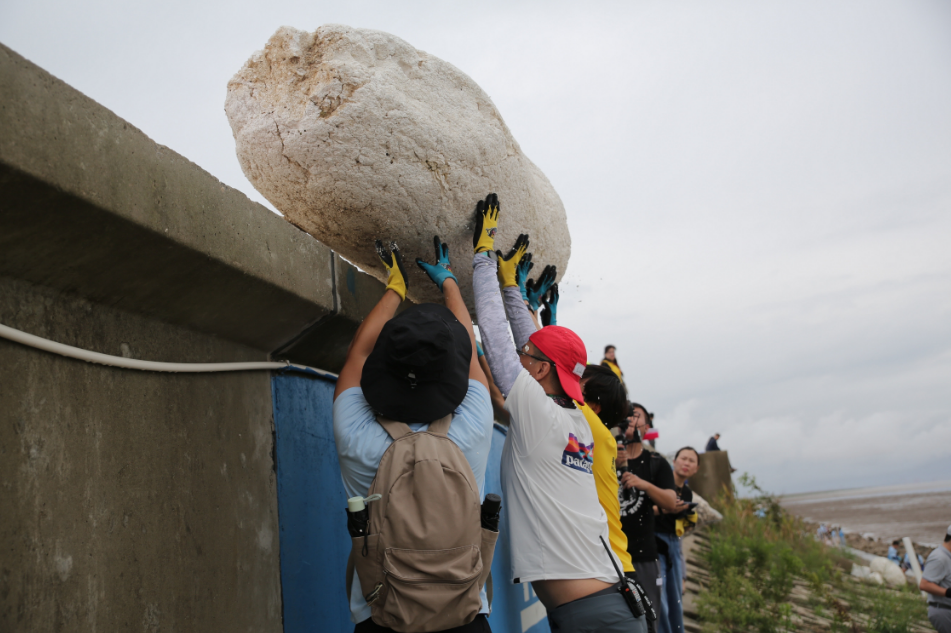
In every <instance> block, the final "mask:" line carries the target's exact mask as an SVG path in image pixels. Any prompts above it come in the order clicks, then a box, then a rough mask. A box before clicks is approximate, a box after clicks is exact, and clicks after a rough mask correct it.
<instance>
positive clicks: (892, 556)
mask: <svg viewBox="0 0 951 633" xmlns="http://www.w3.org/2000/svg"><path fill="white" fill-rule="evenodd" d="M888 560H890V561H893V562H896V563H900V562H901V558H899V557H898V550H896V549H895V546H894V545H889V546H888Z"/></svg>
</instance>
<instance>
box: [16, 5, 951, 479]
mask: <svg viewBox="0 0 951 633" xmlns="http://www.w3.org/2000/svg"><path fill="white" fill-rule="evenodd" d="M582 4H583V6H581V5H582ZM326 23H343V24H348V25H350V26H355V27H365V28H374V29H380V30H384V31H388V32H391V33H394V34H396V35H398V36H400V37H402V38H403V39H405V40H407V41H408V42H410V43H411V44H413V45H414V46H416V47H417V48H420V49H422V50H425V51H427V52H429V53H432V54H434V55H436V56H438V57H441V58H442V59H445V60H447V61H449V62H451V63H452V64H454V65H456V66H457V67H459V68H460V69H462V70H463V71H464V72H466V73H468V74H469V75H470V76H471V77H472V78H473V79H475V80H476V81H477V82H478V83H479V84H480V85H481V86H482V87H483V88H484V89H485V90H486V92H488V93H489V95H490V96H491V97H492V99H493V100H494V101H495V103H496V105H497V106H498V107H499V109H500V111H501V112H502V114H503V116H504V117H505V120H506V122H507V123H508V125H509V127H510V128H511V130H512V132H513V134H514V135H515V137H516V138H517V139H518V141H519V143H520V144H521V146H522V149H523V150H524V151H525V152H526V154H528V156H530V157H531V158H532V159H533V160H534V161H535V162H536V163H537V164H538V165H539V166H540V167H541V168H542V170H543V171H545V173H546V174H547V175H548V177H549V178H550V179H551V181H552V183H553V184H554V186H555V188H556V189H557V190H558V192H559V193H560V195H561V197H562V199H563V200H564V203H565V207H566V208H567V210H568V220H569V224H570V227H571V232H572V239H573V246H572V259H571V264H570V266H569V269H568V274H567V276H566V278H565V280H564V282H563V284H562V305H561V308H560V312H559V322H560V323H561V324H563V325H566V326H569V327H573V328H574V329H576V330H577V331H578V332H579V334H581V335H582V337H583V338H584V340H585V341H586V343H587V345H588V347H589V350H590V354H591V357H592V358H593V359H596V358H599V357H600V349H601V348H602V347H603V346H604V345H605V344H607V343H613V344H615V345H617V347H618V356H619V359H620V361H621V365H622V367H623V369H624V371H625V375H626V378H627V382H628V385H629V388H630V391H631V395H632V397H633V398H634V399H636V400H638V401H640V402H642V403H644V404H645V405H646V406H647V407H648V408H649V409H650V410H652V411H654V412H655V413H656V416H657V421H658V426H659V428H660V431H661V443H660V447H661V448H662V449H663V450H673V449H676V448H679V447H680V446H682V445H684V444H694V445H697V446H700V445H703V444H704V443H705V442H706V439H707V437H708V436H709V435H710V434H711V433H713V432H714V431H719V432H720V433H722V436H723V437H722V439H721V445H722V446H723V447H724V448H726V449H728V450H729V451H730V456H731V459H732V461H733V463H734V465H735V466H737V467H738V468H739V469H740V470H741V471H743V470H746V471H749V472H751V473H753V474H755V475H756V476H757V478H758V479H759V480H760V481H761V482H762V483H763V484H765V486H766V487H767V488H769V489H771V490H773V491H776V492H800V491H808V490H824V489H836V488H845V487H854V486H871V485H887V484H890V483H896V484H897V483H913V482H925V481H932V480H937V479H951V402H949V399H951V244H949V243H951V3H948V2H946V1H943V0H932V1H928V0H921V1H919V0H895V1H892V2H876V1H875V0H857V1H854V2H849V1H830V0H820V1H815V2H812V1H808V0H797V1H796V2H787V3H772V2H758V1H749V2H727V1H715V2H711V1H709V0H703V1H696V2H690V1H683V2H669V1H664V0H659V1H656V2H600V3H599V2H587V3H579V2H555V1H551V0H549V1H545V2H519V1H512V0H508V1H506V2H493V1H481V2H468V3H461V2H445V1H442V2H415V3H414V2H397V1H394V0H389V1H385V2H365V1H354V0H351V1H347V2H344V1H342V0H337V1H336V2H323V1H320V0H308V1H306V2H305V1H276V0H269V1H268V2H248V1H246V0H229V1H228V2H224V1H208V0H202V1H201V2H195V1H194V0H191V1H188V2H183V1H178V0H164V1H163V2H118V1H115V0H114V1H113V2H103V1H100V0H86V1H84V2H81V3H78V2H75V1H66V0H61V1H51V0H28V1H27V0H3V2H2V3H0V42H3V43H4V44H6V45H7V46H10V47H11V48H13V49H14V50H16V51H17V52H19V53H20V54H22V55H24V56H25V57H27V58H28V59H30V60H32V61H33V62H35V63H37V64H39V65H40V66H42V67H44V68H45V69H47V70H48V71H50V72H52V73H53V74H54V75H56V76H57V77H60V78H61V79H63V80H65V81H66V82H68V83H69V84H71V85H73V86H74V87H76V88H78V89H79V90H81V91H82V92H84V93H85V94H87V95H89V96H90V97H92V98H94V99H96V100H97V101H99V102H100V103H102V104H104V105H105V106H107V107H109V108H110V109H112V110H113V111H115V112H116V113H117V114H118V115H119V116H121V117H123V118H125V119H127V120H128V121H130V122H131V123H133V124H134V125H136V126H138V127H139V128H141V129H142V130H143V131H145V133H146V134H148V135H149V136H150V137H152V138H153V139H155V140H156V141H157V142H159V143H162V144H164V145H167V146H169V147H171V148H172V149H174V150H176V151H178V152H179V153H181V154H183V155H184V156H186V157H188V158H189V159H191V160H192V161H194V162H195V163H197V164H198V165H200V166H201V167H203V168H205V169H206V170H208V171H209V172H211V173H212V174H214V175H215V176H217V177H218V178H220V179H221V180H222V181H224V182H225V183H227V184H229V185H232V186H234V187H236V188H238V189H240V190H242V191H244V192H245V193H246V194H247V195H248V196H249V197H251V198H253V199H255V200H258V201H260V202H262V203H266V202H265V201H264V199H263V198H262V197H261V196H260V194H258V193H257V192H256V191H255V190H254V188H253V187H252V186H251V185H250V183H249V182H248V181H247V180H246V179H245V177H244V175H243V174H242V172H241V169H240V167H239V165H238V162H237V159H236V158H235V153H234V141H233V138H232V135H231V130H230V128H229V126H228V122H227V120H226V118H225V115H224V111H223V104H224V99H225V87H226V84H227V82H228V79H229V78H230V77H231V76H232V75H233V74H234V73H235V72H236V71H237V70H238V69H239V68H240V67H241V65H242V64H243V63H244V61H245V60H246V59H247V58H248V57H249V56H250V55H251V54H252V53H253V52H254V51H255V50H258V49H260V48H263V45H264V43H265V42H266V41H267V39H268V38H269V37H270V35H271V34H272V33H273V32H274V31H275V30H276V29H277V28H278V27H279V26H282V25H288V26H294V27H297V28H300V29H306V30H313V29H315V28H316V27H318V26H320V25H321V24H326Z"/></svg>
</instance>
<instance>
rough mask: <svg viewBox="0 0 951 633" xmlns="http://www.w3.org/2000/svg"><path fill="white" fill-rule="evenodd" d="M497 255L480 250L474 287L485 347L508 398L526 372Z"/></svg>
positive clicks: (474, 261)
mask: <svg viewBox="0 0 951 633" xmlns="http://www.w3.org/2000/svg"><path fill="white" fill-rule="evenodd" d="M495 260H496V254H495V253H493V252H491V251H489V252H488V253H476V254H475V256H474V257H473V258H472V289H473V291H474V292H475V304H476V318H477V319H478V320H479V331H480V332H481V333H482V347H483V348H484V349H485V358H486V360H487V361H488V363H489V368H490V370H491V371H492V377H493V378H494V379H495V384H496V386H497V387H498V388H499V391H501V392H502V395H503V396H504V397H508V395H509V391H511V390H512V385H513V384H515V378H516V377H518V374H519V372H520V371H522V363H521V362H519V360H518V353H517V352H516V351H515V349H516V348H515V343H513V342H512V336H511V334H509V325H508V321H506V320H505V308H503V307H502V295H501V294H499V284H498V281H496V274H495V272H496V271H495V269H496V263H495Z"/></svg>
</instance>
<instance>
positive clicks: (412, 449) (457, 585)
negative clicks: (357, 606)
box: [347, 415, 498, 633]
mask: <svg viewBox="0 0 951 633" xmlns="http://www.w3.org/2000/svg"><path fill="white" fill-rule="evenodd" d="M377 421H378V422H379V423H380V425H381V426H382V427H383V428H384V429H385V430H386V432H387V433H388V434H389V435H390V437H392V438H393V443H392V444H391V445H390V447H389V448H388V449H386V452H385V453H384V454H383V458H382V459H381V460H380V466H379V468H378V469H377V473H376V477H375V478H374V479H373V483H372V484H371V485H370V492H369V495H374V494H380V495H382V497H381V498H380V499H379V500H377V501H374V502H372V503H370V504H369V505H368V506H367V507H368V508H369V515H370V521H369V527H368V529H367V536H360V537H356V538H354V539H353V544H352V550H351V552H350V563H349V564H348V566H347V595H348V596H349V595H350V588H351V587H352V585H353V571H352V570H353V568H354V567H356V570H357V573H358V575H359V577H360V587H361V589H362V591H363V596H364V598H365V599H366V601H367V603H368V604H369V605H370V609H371V611H372V617H373V621H374V622H376V623H377V624H379V625H380V626H385V627H389V628H391V629H394V630H395V631H400V632H401V633H430V632H432V631H441V630H443V629H449V628H453V627H457V626H462V625H463V624H468V623H469V622H471V621H472V620H473V619H475V617H476V615H478V613H479V610H480V609H481V607H482V602H481V600H480V599H479V592H480V591H481V589H482V586H483V585H484V584H485V581H486V578H487V577H488V575H489V570H490V569H491V567H492V555H493V553H494V551H495V541H496V539H497V538H498V532H493V531H491V530H484V529H482V521H481V505H480V502H479V489H478V487H477V486H476V481H475V475H473V474H472V467H471V466H469V462H468V461H467V460H466V458H465V456H464V455H463V454H462V451H461V450H459V447H458V446H456V445H455V443H453V442H452V440H450V439H449V438H448V437H447V436H446V434H447V432H448V431H449V425H450V423H451V421H452V415H448V416H446V417H444V418H442V419H440V420H437V421H436V422H433V423H432V424H430V425H429V429H428V430H427V431H424V432H419V433H414V432H413V431H411V430H410V428H409V427H408V426H407V425H406V424H403V423H402V422H395V421H393V420H388V419H386V418H383V417H377Z"/></svg>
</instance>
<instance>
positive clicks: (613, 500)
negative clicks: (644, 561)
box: [576, 403, 634, 571]
mask: <svg viewBox="0 0 951 633" xmlns="http://www.w3.org/2000/svg"><path fill="white" fill-rule="evenodd" d="M576 404H577V403H576ZM578 408H579V409H581V412H582V413H584V417H585V420H587V421H588V426H589V427H591V435H592V436H593V437H594V467H593V469H592V470H593V472H594V483H595V486H596V487H597V490H598V501H599V502H600V503H601V507H602V508H603V509H604V514H606V515H607V517H608V536H609V537H610V541H611V549H612V550H614V553H615V554H616V555H617V557H618V558H619V559H620V560H621V564H622V565H623V569H624V571H634V565H633V564H632V563H631V555H630V554H629V553H628V551H627V535H626V534H625V533H624V530H622V529H621V503H620V501H618V496H617V490H618V485H617V467H616V466H615V463H614V462H615V461H616V460H617V440H615V439H614V436H613V435H611V431H609V430H608V427H606V426H604V423H602V422H601V418H599V417H598V415H597V414H596V413H595V412H594V411H592V410H591V407H589V406H588V405H586V404H579V405H578Z"/></svg>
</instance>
